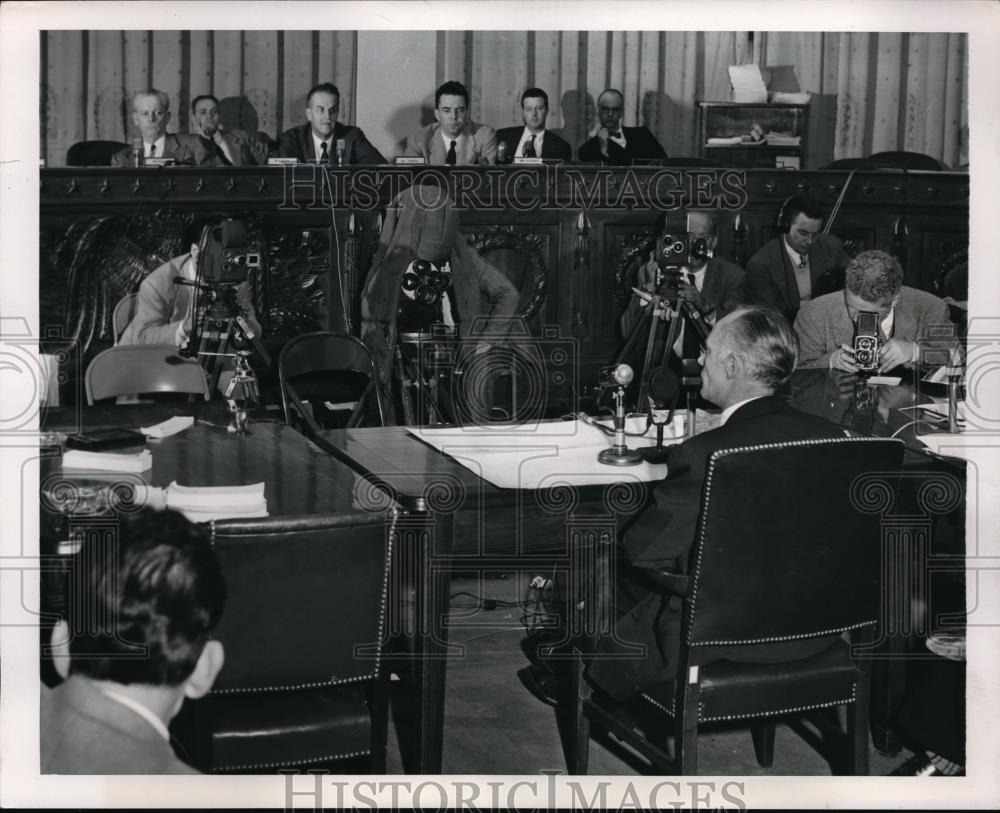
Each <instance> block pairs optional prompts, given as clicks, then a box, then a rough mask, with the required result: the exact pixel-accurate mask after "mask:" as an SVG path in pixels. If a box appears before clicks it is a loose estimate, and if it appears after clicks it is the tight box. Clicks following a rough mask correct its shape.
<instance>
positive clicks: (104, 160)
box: [66, 141, 128, 167]
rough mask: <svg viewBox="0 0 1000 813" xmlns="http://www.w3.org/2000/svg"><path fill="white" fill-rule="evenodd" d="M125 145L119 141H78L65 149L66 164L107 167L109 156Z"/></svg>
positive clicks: (109, 164) (122, 148)
mask: <svg viewBox="0 0 1000 813" xmlns="http://www.w3.org/2000/svg"><path fill="white" fill-rule="evenodd" d="M127 146H128V144H125V143H124V142H121V141H78V142H76V144H74V145H73V146H71V147H70V148H69V149H68V150H67V151H66V166H68V167H109V166H111V156H113V155H114V154H115V153H116V152H119V151H121V150H124V149H125V148H126V147H127Z"/></svg>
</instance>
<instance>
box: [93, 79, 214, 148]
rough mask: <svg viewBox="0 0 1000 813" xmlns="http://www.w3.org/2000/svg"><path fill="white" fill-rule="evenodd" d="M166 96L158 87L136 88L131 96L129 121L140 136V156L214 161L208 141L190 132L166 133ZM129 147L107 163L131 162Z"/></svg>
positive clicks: (168, 113) (167, 109)
mask: <svg viewBox="0 0 1000 813" xmlns="http://www.w3.org/2000/svg"><path fill="white" fill-rule="evenodd" d="M169 122H170V98H169V97H168V96H167V94H166V93H164V92H163V91H162V90H157V89H156V88H149V89H148V90H140V91H139V92H138V93H136V94H135V95H134V96H133V97H132V123H133V124H134V125H135V129H136V135H137V136H138V137H140V138H141V139H142V154H143V158H144V159H150V158H172V159H173V160H174V162H175V163H177V164H188V165H193V166H202V165H204V164H213V163H216V161H215V155H214V153H213V152H212V151H211V150H210V149H209V145H208V142H207V141H205V140H204V139H203V138H201V136H198V135H194V134H191V133H168V132H167V124H168V123H169ZM132 149H133V148H132V147H131V146H129V147H126V148H124V149H122V150H119V151H118V152H116V153H115V154H114V155H113V156H111V166H113V167H130V166H132V162H133V157H132Z"/></svg>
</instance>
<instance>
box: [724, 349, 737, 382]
mask: <svg viewBox="0 0 1000 813" xmlns="http://www.w3.org/2000/svg"><path fill="white" fill-rule="evenodd" d="M739 367H740V360H739V359H738V358H737V357H736V354H735V353H727V354H726V357H725V358H724V359H722V369H723V370H725V371H726V378H728V379H733V378H736V373H737V371H738V370H739Z"/></svg>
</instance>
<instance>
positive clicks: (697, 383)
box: [681, 359, 701, 438]
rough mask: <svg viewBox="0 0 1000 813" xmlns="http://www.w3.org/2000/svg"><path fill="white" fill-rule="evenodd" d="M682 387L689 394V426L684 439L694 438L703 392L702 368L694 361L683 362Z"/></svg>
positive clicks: (684, 360)
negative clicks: (700, 396)
mask: <svg viewBox="0 0 1000 813" xmlns="http://www.w3.org/2000/svg"><path fill="white" fill-rule="evenodd" d="M681 370H682V371H683V376H682V377H681V386H682V387H683V388H684V391H685V392H686V393H687V425H686V426H685V427H684V429H685V431H684V437H686V438H693V437H694V421H695V416H696V415H697V414H698V394H699V393H700V392H701V367H699V366H698V362H697V361H694V360H692V359H683V360H682V361H681Z"/></svg>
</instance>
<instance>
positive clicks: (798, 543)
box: [569, 438, 904, 775]
mask: <svg viewBox="0 0 1000 813" xmlns="http://www.w3.org/2000/svg"><path fill="white" fill-rule="evenodd" d="M903 450H904V445H903V443H902V442H901V441H898V440H882V439H874V438H834V439H827V440H815V441H795V442H789V443H778V444H765V445H761V446H750V447H746V448H739V449H723V450H720V451H717V452H715V453H713V454H712V456H711V458H710V459H709V465H708V474H707V476H706V479H705V484H704V487H703V492H702V503H701V513H700V516H699V521H698V528H697V531H696V534H695V540H694V547H693V550H692V555H691V560H690V561H691V565H690V568H689V574H688V576H689V582H688V589H687V593H686V595H685V599H684V611H683V619H682V623H681V647H680V653H679V659H678V664H677V667H678V668H677V678H676V679H675V680H674V681H670V682H665V683H661V684H658V685H655V686H652V687H644V688H643V690H642V695H641V699H640V700H639V701H638V702H637V703H636V704H634V705H633V706H632V707H631V708H630V709H629V710H628V713H626V714H623V713H622V708H621V707H620V706H616V705H614V704H612V703H610V702H609V701H608V699H607V698H606V697H604V696H603V695H601V694H594V695H593V696H591V692H590V689H589V687H588V686H587V684H586V682H585V681H583V680H582V679H581V673H582V669H581V670H578V671H577V672H576V673H575V675H574V684H575V685H574V689H575V693H576V695H577V715H576V731H575V734H574V737H573V741H572V743H571V746H570V749H569V751H570V773H574V774H582V773H586V769H587V749H588V740H589V721H590V720H591V719H593V720H595V721H596V722H598V723H599V724H600V725H601V726H603V727H605V728H608V729H609V730H611V731H613V732H614V733H615V734H616V735H618V736H619V737H620V738H622V739H624V740H625V741H626V742H628V743H629V744H630V745H633V746H634V747H636V748H637V749H638V750H639V751H640V753H643V754H645V755H646V756H647V757H648V758H649V759H650V760H651V761H652V762H653V763H654V764H655V765H657V766H658V767H662V768H664V769H667V770H670V769H672V770H675V771H677V772H679V773H683V774H685V775H690V774H694V773H696V772H697V732H698V725H699V723H701V722H706V721H713V720H735V719H748V720H755V719H756V720H758V724H757V727H756V728H755V730H754V745H755V748H756V749H757V757H758V761H759V762H760V763H761V764H762V765H769V764H770V762H771V759H772V757H773V743H774V717H776V716H778V715H783V714H792V713H798V712H805V711H808V710H812V709H818V708H824V707H832V706H838V705H845V704H847V705H849V706H850V712H849V714H848V745H849V748H848V751H849V753H848V762H849V770H850V771H851V772H853V773H867V765H868V763H867V758H868V752H867V726H866V718H867V714H868V705H867V699H868V677H869V674H868V662H867V661H865V660H858V661H855V660H854V659H853V658H852V657H851V650H850V647H849V646H848V644H847V642H846V641H844V640H842V638H841V635H842V634H844V633H852V634H853V635H854V638H855V642H856V643H863V642H865V641H867V640H869V639H870V638H871V636H872V632H873V630H874V628H875V626H876V624H877V622H878V618H879V601H880V582H879V573H880V563H881V551H882V528H881V523H882V517H883V515H884V513H885V512H886V511H888V510H889V508H890V507H891V505H892V504H893V501H894V499H895V493H896V490H897V487H898V482H899V476H900V468H901V465H902V459H903ZM765 473H766V476H762V475H764V474H765ZM602 548H603V549H601V550H599V552H598V562H597V565H596V572H597V574H599V577H600V574H602V573H603V574H607V573H608V572H610V568H608V567H607V565H606V564H603V565H602V561H604V560H605V559H606V558H608V557H610V555H611V551H610V546H608V545H604V546H602ZM598 590H599V596H598V599H597V601H596V602H595V604H598V605H603V604H604V603H605V602H606V601H607V599H606V596H608V595H610V585H599V587H598ZM796 642H800V643H802V644H804V645H809V644H810V643H811V644H813V649H814V652H813V653H808V657H807V656H806V654H807V653H806V652H803V657H802V658H801V659H799V660H793V661H788V660H784V661H779V662H776V663H771V662H767V661H769V660H774V658H773V657H771V658H769V657H768V650H773V649H774V648H775V647H780V648H782V650H781V652H782V653H784V652H787V647H788V646H789V645H790V644H791V643H796ZM723 649H724V650H726V652H727V654H726V655H725V657H726V658H727V659H725V660H720V651H722V650H723ZM781 657H782V658H787V657H789V655H786V654H782V656H781ZM737 661H738V662H737ZM654 710H659V712H662V713H663V714H665V715H667V717H669V718H672V720H673V733H674V755H673V758H671V757H669V756H668V755H667V752H666V751H665V750H664V749H663V748H661V747H659V746H658V745H656V744H655V743H653V742H651V741H650V740H649V739H648V737H646V736H645V735H644V734H643V733H642V732H640V731H639V730H638V729H637V728H636V726H635V721H636V720H637V719H638V720H642V719H648V718H649V715H650V713H651V712H653V711H654ZM760 720H763V721H764V722H763V723H760V722H759V721H760Z"/></svg>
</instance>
